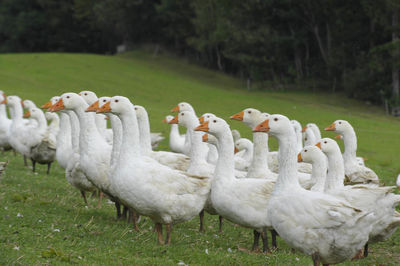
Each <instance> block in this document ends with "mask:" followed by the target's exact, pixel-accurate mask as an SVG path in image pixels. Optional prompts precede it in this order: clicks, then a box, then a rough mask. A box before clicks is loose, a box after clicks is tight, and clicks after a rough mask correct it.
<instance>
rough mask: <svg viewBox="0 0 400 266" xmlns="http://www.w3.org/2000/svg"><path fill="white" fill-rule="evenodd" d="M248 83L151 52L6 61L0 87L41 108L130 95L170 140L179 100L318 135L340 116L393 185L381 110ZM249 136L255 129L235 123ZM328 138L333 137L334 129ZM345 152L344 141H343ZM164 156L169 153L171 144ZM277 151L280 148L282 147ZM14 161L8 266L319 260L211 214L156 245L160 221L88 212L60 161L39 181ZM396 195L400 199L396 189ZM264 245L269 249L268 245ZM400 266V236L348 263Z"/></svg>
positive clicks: (392, 143)
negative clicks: (285, 121) (295, 125)
mask: <svg viewBox="0 0 400 266" xmlns="http://www.w3.org/2000/svg"><path fill="white" fill-rule="evenodd" d="M244 87H245V84H244V83H243V82H242V81H240V80H238V79H234V78H231V77H229V76H226V75H223V74H220V73H218V72H214V71H210V70H206V69H203V68H200V67H197V66H194V65H191V64H190V63H188V62H186V61H184V60H182V59H177V58H174V57H170V56H167V55H159V56H157V57H153V56H152V55H151V54H149V53H147V52H143V51H135V52H130V53H126V54H123V55H118V56H100V55H89V54H56V53H53V54H52V53H48V54H39V53H38V54H2V55H0V89H1V90H3V91H4V92H5V93H6V94H7V95H19V96H20V97H21V98H22V99H31V100H33V101H34V102H36V103H37V105H42V104H44V103H45V102H47V101H48V100H49V99H50V98H51V97H52V96H54V95H60V94H62V93H63V92H70V91H73V92H79V91H81V90H92V91H94V92H96V93H97V95H98V96H105V95H107V96H113V95H124V96H127V97H129V98H130V99H131V101H132V102H133V103H134V104H140V105H142V106H144V107H146V108H147V111H148V113H149V117H150V122H151V128H152V131H153V132H163V133H164V135H165V136H166V137H168V133H169V127H168V125H165V124H163V123H161V121H162V119H163V118H164V117H165V115H168V114H170V110H171V108H173V107H174V106H175V105H176V104H177V103H179V102H181V101H186V102H189V103H191V104H192V105H193V106H194V108H195V110H196V112H197V114H198V115H201V114H202V113H205V112H212V113H215V114H216V115H218V116H220V117H222V118H226V119H228V117H229V116H230V115H232V114H234V113H237V112H239V111H241V110H243V109H244V108H247V107H254V108H257V109H260V110H262V111H264V112H268V113H281V114H284V115H286V116H288V117H289V118H290V119H297V120H298V121H299V122H300V123H302V124H305V123H308V122H315V123H317V125H319V126H320V129H323V128H325V127H326V126H328V125H330V124H331V123H332V122H333V121H335V120H337V119H345V120H348V121H349V122H350V123H351V124H352V125H353V127H354V128H355V130H356V133H357V135H358V155H359V156H362V157H366V158H368V161H367V165H368V166H369V167H371V168H372V169H373V170H375V171H376V172H377V174H378V175H379V177H380V180H381V183H384V184H386V185H394V183H395V179H396V177H397V174H398V173H399V172H400V163H399V157H397V156H398V152H399V151H400V131H399V129H400V120H399V119H398V118H393V117H389V116H385V115H384V113H383V111H382V110H381V109H380V108H377V107H374V106H370V105H366V104H364V103H361V102H357V101H353V100H349V99H346V98H344V97H343V96H341V95H332V94H328V93H318V94H315V93H306V92H302V91H298V92H282V91H279V92H278V91H269V92H261V91H247V90H245V89H244ZM229 123H230V125H231V127H232V128H236V129H238V130H239V131H240V132H241V134H242V136H245V137H249V138H250V137H251V131H250V129H249V128H247V127H245V126H244V125H242V124H241V123H240V122H237V121H229ZM322 133H323V136H326V137H334V136H335V134H334V133H331V132H322ZM340 145H341V147H343V145H342V143H340ZM160 149H164V150H165V149H168V140H167V138H166V140H164V141H163V142H162V144H161V145H160ZM270 149H271V150H275V149H277V143H276V141H275V140H273V139H272V140H271V141H270ZM0 156H1V159H0V160H1V161H4V160H10V164H9V165H8V168H7V171H6V173H5V174H4V175H3V176H2V177H1V179H0V265H9V264H23V265H27V264H35V265H38V264H39V265H42V264H43V265H48V264H52V265H59V264H60V265H61V264H86V265H105V264H123V265H132V264H153V265H185V264H189V265H200V264H203V265H204V264H207V265H216V264H220V265H228V264H229V265H231V264H240V265H249V264H258V265H260V264H265V265H267V264H268V265H289V264H291V265H311V264H312V260H311V259H310V258H309V257H308V256H304V255H303V254H301V253H299V252H292V251H291V249H290V247H289V246H287V245H286V244H285V243H284V242H283V241H282V240H281V239H279V238H278V250H276V251H274V252H272V253H271V254H268V255H265V254H261V253H251V252H249V249H250V248H251V245H252V239H253V238H252V237H253V234H252V231H251V230H249V229H244V228H241V227H238V226H236V225H234V224H232V223H230V222H228V221H225V222H224V227H223V233H218V225H217V224H218V223H217V220H218V219H217V217H216V216H210V215H207V214H206V218H205V221H206V232H205V233H199V232H198V228H199V222H198V219H197V218H195V219H193V220H191V221H190V222H187V223H184V224H178V225H176V226H175V227H174V229H173V235H172V244H171V245H170V246H158V245H157V242H156V235H155V233H153V232H152V230H153V226H154V225H153V224H152V222H151V221H150V220H149V219H146V218H145V217H142V220H141V222H140V225H139V226H140V232H135V231H133V230H132V229H133V228H132V225H130V224H127V223H126V222H123V221H116V220H115V213H114V207H113V205H112V204H110V203H109V202H107V200H104V201H103V204H102V207H101V208H100V209H96V208H94V206H95V205H96V203H97V199H96V198H90V199H89V205H90V206H88V207H85V206H84V203H83V200H82V199H81V197H80V194H79V192H78V191H77V190H76V189H75V188H73V187H72V186H70V185H69V184H68V183H67V181H66V179H65V176H64V171H63V170H62V169H61V168H60V167H59V166H58V165H57V164H56V163H55V164H54V165H53V166H52V170H51V174H50V175H49V176H47V175H46V174H45V172H46V166H41V165H39V166H37V169H38V172H37V173H36V174H33V173H32V172H31V170H30V169H27V168H25V167H24V166H23V159H22V157H21V156H20V155H17V156H14V155H13V154H12V153H11V152H8V153H5V154H1V155H0ZM396 193H399V192H398V191H396ZM260 244H261V243H260ZM366 264H368V265H373V264H380V265H388V264H393V265H395V264H397V265H398V264H400V230H399V231H398V232H396V233H395V234H394V235H393V236H392V237H391V238H390V239H389V240H387V241H385V242H381V243H374V244H371V245H370V254H369V257H368V258H366V259H362V260H359V261H353V262H346V263H344V264H343V265H366Z"/></svg>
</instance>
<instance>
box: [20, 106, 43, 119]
mask: <svg viewBox="0 0 400 266" xmlns="http://www.w3.org/2000/svg"><path fill="white" fill-rule="evenodd" d="M43 116H44V114H43V112H42V110H40V109H39V108H36V107H34V108H32V109H30V110H29V111H27V112H26V113H25V114H24V117H25V118H28V117H31V118H33V119H36V120H39V119H40V118H42V117H43Z"/></svg>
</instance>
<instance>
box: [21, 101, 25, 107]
mask: <svg viewBox="0 0 400 266" xmlns="http://www.w3.org/2000/svg"><path fill="white" fill-rule="evenodd" d="M21 105H22V108H25V104H24V102H23V101H22V100H21Z"/></svg>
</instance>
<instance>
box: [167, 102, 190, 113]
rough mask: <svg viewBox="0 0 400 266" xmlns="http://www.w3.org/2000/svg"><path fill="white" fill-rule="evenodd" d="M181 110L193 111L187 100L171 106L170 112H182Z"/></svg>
mask: <svg viewBox="0 0 400 266" xmlns="http://www.w3.org/2000/svg"><path fill="white" fill-rule="evenodd" d="M183 111H190V112H193V113H194V109H193V107H192V106H191V105H190V103H187V102H181V103H178V105H177V106H175V107H174V108H172V110H171V112H173V113H176V112H183Z"/></svg>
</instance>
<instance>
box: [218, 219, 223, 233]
mask: <svg viewBox="0 0 400 266" xmlns="http://www.w3.org/2000/svg"><path fill="white" fill-rule="evenodd" d="M223 220H224V218H223V217H222V216H221V215H220V216H219V230H218V231H219V232H220V233H222V221H223Z"/></svg>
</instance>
